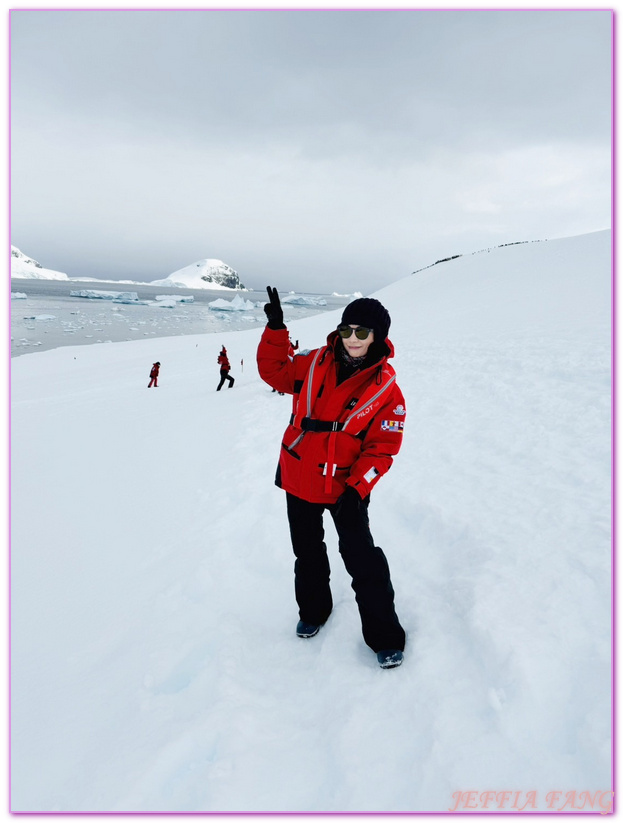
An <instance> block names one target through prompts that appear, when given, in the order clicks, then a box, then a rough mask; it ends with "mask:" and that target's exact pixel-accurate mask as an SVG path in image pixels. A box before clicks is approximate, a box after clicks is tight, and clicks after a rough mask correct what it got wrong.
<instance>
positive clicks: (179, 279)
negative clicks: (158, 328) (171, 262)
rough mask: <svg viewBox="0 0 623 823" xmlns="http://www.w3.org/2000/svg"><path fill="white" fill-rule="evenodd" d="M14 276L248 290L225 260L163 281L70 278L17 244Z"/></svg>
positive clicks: (194, 267) (191, 268)
mask: <svg viewBox="0 0 623 823" xmlns="http://www.w3.org/2000/svg"><path fill="white" fill-rule="evenodd" d="M11 277H15V278H21V279H37V280H71V281H81V282H82V281H86V282H90V283H124V284H134V285H143V286H144V285H151V286H166V287H172V288H186V289H212V290H215V289H219V290H220V289H224V290H226V291H232V290H233V291H245V286H244V284H242V283H241V282H240V278H239V277H238V272H236V271H234V269H232V268H231V266H228V265H227V264H226V263H223V261H222V260H214V259H205V260H198V261H197V262H196V263H191V265H189V266H185V267H184V268H183V269H179V270H178V271H174V272H173V273H172V274H170V275H169V276H168V277H165V278H164V279H162V280H153V281H151V282H150V283H147V284H146V283H145V282H143V281H136V280H100V279H97V278H94V277H68V276H67V275H66V274H64V273H63V272H59V271H53V270H52V269H46V268H44V267H43V266H42V265H41V263H38V262H37V261H36V260H33V259H32V258H30V257H26V255H25V254H23V253H22V252H21V251H20V250H19V249H18V248H17V247H16V246H11Z"/></svg>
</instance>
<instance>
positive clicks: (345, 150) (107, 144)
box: [11, 10, 611, 290]
mask: <svg viewBox="0 0 623 823" xmlns="http://www.w3.org/2000/svg"><path fill="white" fill-rule="evenodd" d="M11 34H12V39H11V45H12V195H13V196H12V201H13V202H12V229H13V242H14V243H15V244H16V245H18V246H20V245H23V248H24V251H25V252H26V253H27V254H30V255H33V256H35V257H37V256H38V257H39V258H40V259H42V262H43V263H44V265H46V266H49V267H52V268H60V269H61V270H65V271H68V272H69V273H70V274H72V275H75V274H78V273H82V274H88V275H90V276H115V277H117V276H118V277H120V278H121V277H133V278H136V279H155V278H157V277H161V276H163V275H166V274H168V273H170V272H171V271H173V270H174V269H176V268H180V267H181V266H183V265H186V264H187V263H189V262H192V261H193V260H194V259H198V258H201V257H220V258H222V259H224V260H225V261H226V262H228V263H229V264H230V265H232V266H234V267H235V268H237V269H238V270H239V271H240V273H241V276H242V277H243V279H245V280H247V281H253V285H259V286H261V285H262V282H256V277H257V278H258V279H259V280H261V278H265V277H266V276H267V273H268V272H272V273H273V275H274V277H273V280H275V279H276V281H280V282H279V283H278V284H280V285H282V286H283V287H286V286H288V285H298V286H300V287H307V288H312V287H313V286H314V285H315V286H316V287H317V288H318V289H324V288H337V289H354V288H362V289H364V290H366V289H370V288H374V287H378V286H380V285H382V284H383V283H385V282H390V281H391V280H395V279H398V277H400V276H404V275H406V274H408V273H409V272H410V271H411V270H413V268H415V267H417V265H418V264H420V265H426V264H427V263H428V262H432V260H433V259H435V255H438V256H445V255H446V254H447V253H457V252H461V251H471V250H474V249H476V248H481V247H482V246H487V245H494V244H495V243H497V242H500V243H501V242H511V241H513V240H521V239H532V238H535V237H546V236H560V235H564V234H573V233H579V232H582V231H591V230H595V229H599V228H603V227H605V226H607V225H609V190H610V167H609V159H610V154H609V152H610V146H609V141H610V108H611V104H610V70H611V69H610V38H611V14H610V12H608V11H302V10H301V11H205V10H203V11H198V10H191V11H27V10H17V11H15V10H14V11H12V12H11ZM457 247H458V248H457ZM310 278H313V281H314V282H313V283H310ZM303 281H305V282H303Z"/></svg>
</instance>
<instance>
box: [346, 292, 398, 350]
mask: <svg viewBox="0 0 623 823" xmlns="http://www.w3.org/2000/svg"><path fill="white" fill-rule="evenodd" d="M391 322H392V319H391V317H390V316H389V312H388V311H387V309H386V308H385V306H384V305H383V304H382V303H380V302H379V301H378V300H375V299H374V297H360V298H359V299H358V300H353V302H352V303H349V304H348V306H346V308H345V309H344V313H343V314H342V323H343V324H345V325H347V326H350V325H352V324H354V323H358V324H359V325H360V326H367V327H368V328H369V329H372V330H373V331H374V339H375V340H378V341H382V340H385V338H386V337H387V335H388V334H389V327H390V325H391Z"/></svg>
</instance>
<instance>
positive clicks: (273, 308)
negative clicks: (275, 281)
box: [264, 286, 285, 329]
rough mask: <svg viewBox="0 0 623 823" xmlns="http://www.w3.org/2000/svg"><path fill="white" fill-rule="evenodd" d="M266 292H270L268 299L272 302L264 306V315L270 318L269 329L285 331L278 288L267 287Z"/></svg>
mask: <svg viewBox="0 0 623 823" xmlns="http://www.w3.org/2000/svg"><path fill="white" fill-rule="evenodd" d="M266 291H267V292H268V299H269V300H270V303H266V304H265V305H264V313H265V314H266V317H267V318H268V327H269V328H270V329H285V324H284V322H283V309H282V308H281V302H280V300H279V293H278V292H277V289H276V288H272V289H271V287H270V286H266Z"/></svg>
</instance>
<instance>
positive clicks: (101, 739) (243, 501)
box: [12, 232, 611, 812]
mask: <svg viewBox="0 0 623 823" xmlns="http://www.w3.org/2000/svg"><path fill="white" fill-rule="evenodd" d="M609 243H610V235H609V233H607V232H604V233H597V234H595V235H587V236H584V237H580V238H571V239H568V240H562V241H550V242H549V243H540V244H529V245H521V246H512V247H508V248H504V249H499V250H496V251H494V252H491V253H490V254H483V255H474V256H471V257H465V258H460V259H457V260H454V261H451V262H449V263H445V264H442V265H439V266H437V267H435V268H433V269H432V270H428V271H427V272H426V273H422V274H418V275H416V276H414V277H412V278H407V279H406V280H402V281H399V282H398V283H396V284H394V285H393V286H390V287H388V288H387V289H383V290H382V291H381V292H380V293H379V294H378V297H379V299H381V300H382V301H383V302H384V304H385V305H386V306H387V307H388V309H389V311H390V314H391V315H392V329H391V333H390V336H391V338H392V340H393V342H394V344H395V346H396V351H397V356H396V358H395V366H396V370H397V373H398V380H399V384H400V386H401V388H402V389H403V392H404V394H405V397H406V401H407V412H408V413H407V418H406V428H405V440H404V446H403V449H402V451H401V453H400V454H399V455H398V457H397V458H396V461H395V465H394V466H393V468H392V469H391V471H390V472H389V473H388V475H387V476H386V477H384V478H383V479H382V480H381V481H380V483H379V485H378V486H377V488H376V489H375V491H374V493H373V496H372V502H371V507H370V520H371V526H372V531H373V534H374V535H375V539H376V541H377V543H378V545H380V546H382V547H383V548H384V550H385V552H386V554H387V556H388V560H389V564H390V568H391V570H392V580H393V583H394V588H395V590H396V604H397V610H398V614H399V616H400V618H401V621H402V623H403V625H404V626H405V628H406V630H407V634H408V639H407V647H406V652H405V663H404V664H403V666H402V667H401V668H400V669H395V670H391V671H382V670H380V669H379V668H378V666H377V664H376V659H375V656H374V655H373V653H372V652H371V651H370V650H369V649H368V648H367V647H366V646H365V644H364V643H363V640H362V638H361V633H360V626H359V617H358V613H357V610H356V604H355V602H354V596H353V593H352V591H351V589H350V580H349V578H348V577H347V575H346V572H345V571H344V569H343V566H342V563H341V560H340V558H339V556H338V552H337V545H336V539H335V534H334V531H333V525H332V523H331V521H330V518H329V517H328V516H327V517H326V539H327V544H328V547H329V554H330V558H331V561H332V586H333V593H334V601H335V607H334V612H333V614H332V616H331V618H330V620H329V621H328V623H327V625H326V626H325V627H324V628H323V629H322V630H321V632H320V634H319V635H318V636H317V637H315V638H313V639H311V640H309V641H302V640H300V639H298V638H296V636H295V634H294V627H295V625H296V620H297V614H296V605H295V603H294V594H293V580H292V566H293V558H292V554H291V548H290V543H289V533H288V527H287V519H286V514H285V499H284V495H283V492H281V491H280V490H279V489H277V488H276V487H275V486H274V485H273V478H274V472H275V467H276V463H277V458H278V452H279V443H280V438H281V434H282V432H283V430H284V429H285V426H286V423H287V420H288V417H289V414H290V399H289V398H288V397H280V396H278V395H277V394H273V393H272V392H271V390H270V388H269V387H268V386H266V385H265V384H264V383H262V382H261V381H260V379H259V377H258V375H257V370H256V367H255V351H256V347H257V342H258V340H259V336H260V330H258V329H253V330H249V331H244V332H237V333H233V332H228V333H225V334H222V333H219V334H218V335H197V336H185V337H180V338H163V339H160V340H144V341H137V342H132V343H117V344H110V345H107V346H82V347H71V348H62V349H57V350H53V351H48V352H39V353H37V354H33V355H26V356H23V357H20V358H18V359H17V360H16V361H14V362H13V383H12V392H13V397H12V399H13V410H12V462H13V481H12V495H13V512H12V522H13V539H12V747H13V748H12V808H13V810H14V811H233V810H238V811H291V812H296V811H445V810H447V809H449V808H451V807H452V806H454V803H455V800H454V799H453V798H452V793H453V792H456V791H458V790H463V791H467V790H478V791H479V792H480V791H483V792H484V791H487V790H494V791H503V790H512V791H524V792H527V791H538V793H539V797H540V798H541V802H542V803H543V808H544V802H545V801H544V798H545V794H546V792H548V791H552V790H561V791H567V790H571V789H576V790H577V791H584V790H590V791H596V790H604V791H607V790H608V789H609V788H610V783H611V774H610V326H609V320H610V313H609V312H610V309H609V283H610V279H609V277H610V268H609V250H610V246H609ZM339 316H340V313H339V312H333V313H326V314H322V315H319V316H315V317H311V318H308V319H305V320H300V321H297V322H296V323H295V324H293V325H292V328H291V332H292V336H293V338H299V339H300V342H301V347H302V348H305V347H310V348H311V347H313V346H316V345H319V344H320V343H322V342H323V341H324V338H325V337H326V334H327V332H328V331H329V330H330V329H331V328H332V327H333V326H334V325H335V323H336V322H337V320H338V319H339ZM222 343H224V344H225V345H226V347H227V349H228V353H229V356H230V360H231V363H232V375H233V376H234V377H235V378H236V384H235V387H234V388H233V389H232V390H229V389H226V388H223V390H222V391H221V392H219V393H216V392H215V391H214V390H215V388H216V384H217V382H218V366H217V364H216V357H217V354H218V351H219V349H220V346H221V344H222ZM242 357H243V358H244V362H245V366H244V372H241V370H240V365H239V364H240V359H241V358H242ZM155 360H160V361H161V363H162V368H161V376H160V379H159V383H160V387H159V388H158V389H151V390H149V391H146V390H145V389H146V386H147V383H148V373H149V368H150V366H151V363H152V362H153V361H155Z"/></svg>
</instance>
